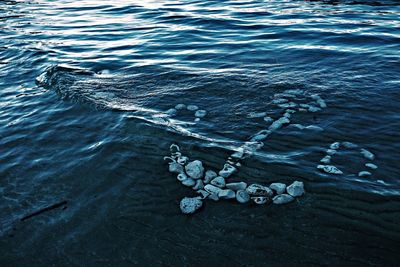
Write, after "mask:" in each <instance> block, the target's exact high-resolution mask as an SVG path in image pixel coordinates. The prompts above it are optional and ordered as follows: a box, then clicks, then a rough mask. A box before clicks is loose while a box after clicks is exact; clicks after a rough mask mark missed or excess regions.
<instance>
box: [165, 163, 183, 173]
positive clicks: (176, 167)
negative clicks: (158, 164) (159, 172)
mask: <svg viewBox="0 0 400 267" xmlns="http://www.w3.org/2000/svg"><path fill="white" fill-rule="evenodd" d="M168 170H169V172H172V173H183V166H182V165H181V164H179V163H178V162H176V161H173V162H170V163H169V166H168Z"/></svg>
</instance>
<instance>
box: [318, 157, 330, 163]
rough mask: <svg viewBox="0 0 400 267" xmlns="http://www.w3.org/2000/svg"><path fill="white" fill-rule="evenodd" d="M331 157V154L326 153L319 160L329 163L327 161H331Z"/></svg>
mask: <svg viewBox="0 0 400 267" xmlns="http://www.w3.org/2000/svg"><path fill="white" fill-rule="evenodd" d="M331 159H332V157H331V156H329V155H326V156H325V157H323V158H322V159H321V160H320V162H322V163H324V164H329V163H331Z"/></svg>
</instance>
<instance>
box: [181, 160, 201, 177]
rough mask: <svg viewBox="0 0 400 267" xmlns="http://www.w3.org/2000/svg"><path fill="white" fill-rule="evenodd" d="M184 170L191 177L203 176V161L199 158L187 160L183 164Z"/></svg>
mask: <svg viewBox="0 0 400 267" xmlns="http://www.w3.org/2000/svg"><path fill="white" fill-rule="evenodd" d="M185 170H186V173H187V175H189V176H190V177H191V178H193V179H200V178H202V177H203V174H204V167H203V163H202V162H201V161H200V160H195V161H192V162H189V163H188V164H187V165H186V166H185Z"/></svg>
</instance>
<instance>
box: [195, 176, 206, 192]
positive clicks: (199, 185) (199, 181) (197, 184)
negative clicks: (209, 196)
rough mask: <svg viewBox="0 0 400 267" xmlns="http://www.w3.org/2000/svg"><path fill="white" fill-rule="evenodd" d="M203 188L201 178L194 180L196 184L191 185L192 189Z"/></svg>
mask: <svg viewBox="0 0 400 267" xmlns="http://www.w3.org/2000/svg"><path fill="white" fill-rule="evenodd" d="M203 188H204V184H203V180H200V179H199V180H196V184H195V185H194V186H193V190H196V191H197V190H200V189H203Z"/></svg>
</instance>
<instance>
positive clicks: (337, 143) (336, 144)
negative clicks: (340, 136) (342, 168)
mask: <svg viewBox="0 0 400 267" xmlns="http://www.w3.org/2000/svg"><path fill="white" fill-rule="evenodd" d="M339 147H340V142H334V143H332V144H331V145H330V146H329V148H330V149H334V150H338V149H339Z"/></svg>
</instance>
